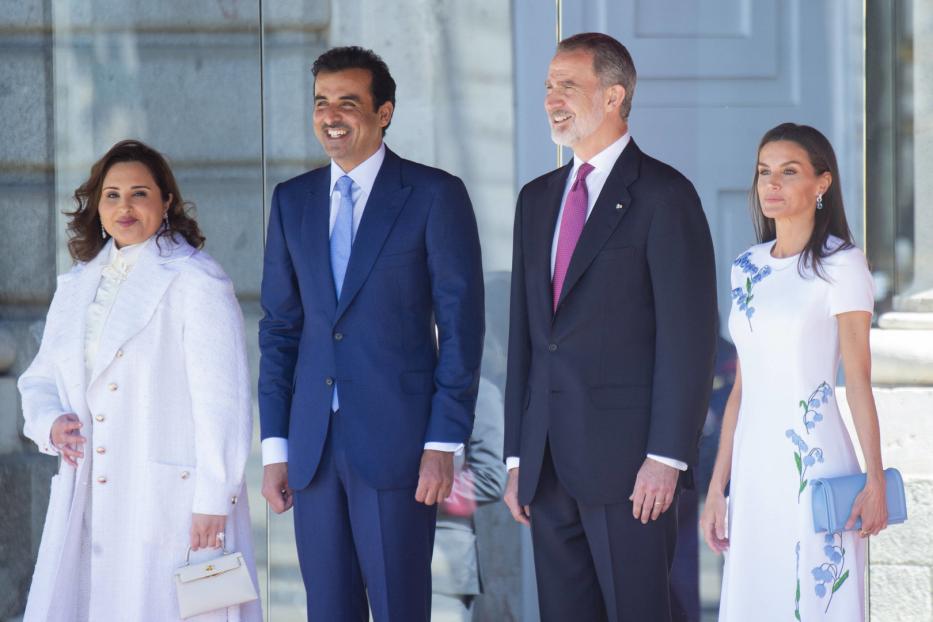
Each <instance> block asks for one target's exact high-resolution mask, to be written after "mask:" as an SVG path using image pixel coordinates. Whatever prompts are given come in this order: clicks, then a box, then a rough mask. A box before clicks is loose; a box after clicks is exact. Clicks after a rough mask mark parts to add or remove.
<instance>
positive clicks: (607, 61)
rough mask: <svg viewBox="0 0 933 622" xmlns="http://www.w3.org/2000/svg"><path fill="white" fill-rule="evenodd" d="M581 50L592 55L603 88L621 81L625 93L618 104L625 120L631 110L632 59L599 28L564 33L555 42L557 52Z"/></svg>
mask: <svg viewBox="0 0 933 622" xmlns="http://www.w3.org/2000/svg"><path fill="white" fill-rule="evenodd" d="M577 50H584V51H587V52H590V53H591V54H592V55H593V72H594V73H595V74H596V77H597V78H599V82H600V84H601V85H602V86H603V87H604V88H608V87H610V86H614V85H616V84H621V85H622V87H623V88H624V89H625V97H624V98H623V99H622V105H621V106H620V107H619V115H620V116H621V117H622V119H624V120H628V115H629V113H630V112H631V111H632V96H633V95H635V78H636V74H635V63H634V62H633V61H632V55H631V54H629V53H628V50H627V49H626V48H625V46H624V45H622V44H621V43H619V42H618V41H616V40H615V39H613V38H612V37H610V36H609V35H607V34H603V33H601V32H583V33H580V34H578V35H573V36H572V37H567V38H566V39H564V40H563V41H561V42H560V43H558V44H557V52H558V53H560V52H574V51H577Z"/></svg>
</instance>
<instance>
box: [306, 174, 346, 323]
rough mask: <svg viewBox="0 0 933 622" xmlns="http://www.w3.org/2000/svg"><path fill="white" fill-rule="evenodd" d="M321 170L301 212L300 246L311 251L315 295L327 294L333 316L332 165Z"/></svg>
mask: <svg viewBox="0 0 933 622" xmlns="http://www.w3.org/2000/svg"><path fill="white" fill-rule="evenodd" d="M319 170H320V174H319V175H318V176H317V177H316V178H315V179H313V180H312V182H311V188H310V191H309V193H308V206H307V208H306V209H305V210H303V212H302V220H301V242H302V244H301V246H302V248H303V249H304V252H306V253H308V254H309V257H308V258H307V263H306V264H305V265H307V266H310V268H311V270H312V272H313V274H314V281H315V283H319V284H320V285H319V287H316V288H314V290H313V291H315V293H316V295H320V296H323V297H326V299H327V300H326V302H327V310H328V312H329V313H330V314H331V316H333V313H334V311H335V310H336V308H337V292H336V289H335V288H334V271H333V269H332V268H331V265H330V167H329V166H328V167H325V168H322V169H319Z"/></svg>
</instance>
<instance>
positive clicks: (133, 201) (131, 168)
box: [97, 162, 172, 247]
mask: <svg viewBox="0 0 933 622" xmlns="http://www.w3.org/2000/svg"><path fill="white" fill-rule="evenodd" d="M171 201H172V195H169V196H167V197H165V199H163V198H162V191H161V190H159V186H158V185H157V184H156V182H155V179H154V178H153V176H152V173H151V172H150V171H149V168H148V167H146V165H145V164H142V163H141V162H117V163H116V164H114V165H113V166H111V167H110V169H109V170H108V171H107V174H106V175H105V176H104V183H103V187H102V188H101V192H100V203H98V206H97V209H98V212H99V213H100V220H101V223H103V225H104V229H105V230H106V231H107V233H108V234H109V235H110V236H111V237H113V239H114V241H115V242H116V244H117V246H118V247H123V246H129V245H131V244H138V243H140V242H145V241H146V240H148V239H149V238H150V237H152V236H153V235H155V233H156V232H157V231H158V230H159V227H160V226H161V225H162V218H163V215H164V214H165V212H166V210H168V207H169V205H170V204H171Z"/></svg>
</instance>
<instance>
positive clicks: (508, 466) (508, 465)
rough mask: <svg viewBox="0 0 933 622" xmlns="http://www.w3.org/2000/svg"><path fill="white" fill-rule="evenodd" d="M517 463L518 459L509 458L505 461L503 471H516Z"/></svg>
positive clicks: (515, 457) (516, 457) (514, 457)
mask: <svg viewBox="0 0 933 622" xmlns="http://www.w3.org/2000/svg"><path fill="white" fill-rule="evenodd" d="M519 461H520V458H519V457H518V456H509V457H508V458H506V459H505V470H506V471H511V470H512V469H517V468H518V463H519Z"/></svg>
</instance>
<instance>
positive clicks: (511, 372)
mask: <svg viewBox="0 0 933 622" xmlns="http://www.w3.org/2000/svg"><path fill="white" fill-rule="evenodd" d="M571 167H572V163H569V164H567V165H566V166H564V167H562V168H559V169H557V170H555V171H552V172H550V173H548V174H546V175H543V176H541V177H539V178H537V179H535V180H534V181H531V182H530V183H528V184H527V185H526V186H525V187H524V188H523V189H522V192H521V194H520V195H519V198H518V207H517V211H516V215H515V232H514V246H513V263H512V294H511V308H510V311H509V313H510V327H509V357H508V379H507V382H506V391H505V452H504V453H505V455H506V456H519V457H520V458H521V470H520V472H519V482H518V494H519V500H520V502H521V503H523V504H529V503H531V501H532V499H533V497H534V494H535V492H536V490H537V486H538V478H539V475H540V472H541V465H542V459H543V456H544V449H545V445H546V444H547V445H549V447H550V450H551V456H552V459H553V463H554V468H555V470H556V472H557V475H558V476H559V477H560V481H561V483H562V484H563V485H564V487H565V488H566V489H567V491H568V492H569V493H570V494H571V495H572V496H573V497H574V498H575V499H577V500H578V501H580V502H581V503H586V504H592V505H603V504H611V503H620V502H622V501H625V500H626V499H627V498H628V495H629V494H630V493H631V492H632V488H633V487H634V484H635V476H636V474H637V473H638V469H639V467H640V466H641V464H642V462H643V461H644V459H645V456H646V455H647V454H649V453H651V454H656V455H660V456H667V457H669V458H674V459H677V460H681V461H683V462H686V463H687V464H694V463H695V462H696V456H697V441H698V439H699V433H700V428H701V426H702V425H703V421H704V419H705V417H706V410H707V407H708V405H709V396H710V391H711V387H712V375H713V357H714V353H715V349H716V315H717V311H716V264H715V259H714V256H713V244H712V240H711V238H710V232H709V226H708V225H707V222H706V217H705V216H704V214H703V209H702V207H701V205H700V199H699V197H698V196H697V193H696V191H695V190H694V188H693V185H692V184H691V183H690V182H689V181H688V180H687V179H686V178H685V177H684V176H683V175H681V174H680V173H679V172H677V171H676V170H674V169H673V168H671V167H670V166H668V165H666V164H664V163H662V162H659V161H657V160H655V159H654V158H651V157H648V156H647V155H645V154H643V153H642V152H641V150H640V149H639V148H638V145H636V144H635V141H631V142H629V144H628V146H627V147H626V148H625V150H624V151H623V152H622V154H621V155H620V156H619V159H618V160H616V163H615V166H614V167H613V169H612V172H611V173H610V174H609V177H608V178H607V179H606V184H605V185H604V186H603V189H602V192H601V193H600V195H599V197H598V198H597V200H596V204H595V206H594V207H593V211H592V213H591V214H590V216H589V218H588V219H587V221H586V225H585V226H584V227H583V232H582V233H581V235H580V239H579V241H578V242H577V246H576V248H575V249H574V253H573V256H572V257H571V260H570V266H569V268H568V271H567V277H566V279H565V281H564V286H563V291H562V292H561V294H560V297H559V299H558V307H557V311H556V312H553V311H552V307H553V302H552V294H551V244H552V241H553V239H554V229H555V226H556V223H557V214H558V212H559V210H560V203H561V198H562V196H563V193H564V187H565V185H566V182H567V176H568V175H569V174H570V169H571Z"/></svg>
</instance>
